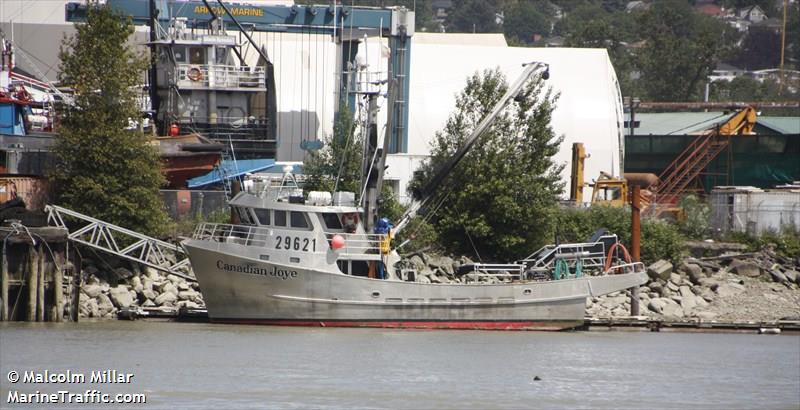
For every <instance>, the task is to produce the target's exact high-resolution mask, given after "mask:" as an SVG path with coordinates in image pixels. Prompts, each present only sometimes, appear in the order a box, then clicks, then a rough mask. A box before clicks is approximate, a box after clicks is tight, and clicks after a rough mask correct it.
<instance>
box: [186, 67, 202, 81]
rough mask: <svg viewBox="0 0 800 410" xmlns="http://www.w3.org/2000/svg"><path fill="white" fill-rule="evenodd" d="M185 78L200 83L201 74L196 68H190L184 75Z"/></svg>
mask: <svg viewBox="0 0 800 410" xmlns="http://www.w3.org/2000/svg"><path fill="white" fill-rule="evenodd" d="M186 77H187V78H189V79H190V80H192V81H202V80H203V72H202V71H200V68H198V67H192V68H190V69H189V71H188V72H187V73H186Z"/></svg>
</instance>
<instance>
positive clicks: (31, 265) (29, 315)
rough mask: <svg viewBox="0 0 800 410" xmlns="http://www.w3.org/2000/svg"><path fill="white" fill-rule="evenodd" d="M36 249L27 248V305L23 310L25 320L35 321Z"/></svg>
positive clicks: (37, 282)
mask: <svg viewBox="0 0 800 410" xmlns="http://www.w3.org/2000/svg"><path fill="white" fill-rule="evenodd" d="M36 265H37V263H36V251H35V250H34V249H32V248H30V247H29V248H28V260H27V263H26V266H25V269H26V270H27V274H28V278H27V279H28V283H27V285H28V305H27V309H26V310H25V321H26V322H35V321H36V301H37V294H38V292H37V291H38V289H39V272H37V271H36Z"/></svg>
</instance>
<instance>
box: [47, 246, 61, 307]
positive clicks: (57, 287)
mask: <svg viewBox="0 0 800 410" xmlns="http://www.w3.org/2000/svg"><path fill="white" fill-rule="evenodd" d="M55 257H56V260H55V261H53V282H52V283H53V285H52V287H53V306H52V308H51V310H50V321H51V322H61V321H62V319H63V317H64V302H63V299H64V287H63V281H64V279H63V271H62V269H63V267H64V258H63V256H62V253H61V251H60V250H59V251H58V252H56V255H55Z"/></svg>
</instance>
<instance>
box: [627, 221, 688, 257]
mask: <svg viewBox="0 0 800 410" xmlns="http://www.w3.org/2000/svg"><path fill="white" fill-rule="evenodd" d="M684 241H685V238H684V237H683V235H681V233H680V232H679V231H678V228H677V227H676V226H675V224H673V223H670V222H668V221H663V220H656V219H645V220H643V221H642V243H641V246H642V249H641V253H642V255H641V256H642V262H644V263H645V264H650V263H653V262H655V261H657V260H659V259H666V260H671V261H672V263H673V264H675V263H677V262H678V261H679V260H680V259H681V257H682V255H683V251H684V249H685V246H684ZM628 243H630V242H628Z"/></svg>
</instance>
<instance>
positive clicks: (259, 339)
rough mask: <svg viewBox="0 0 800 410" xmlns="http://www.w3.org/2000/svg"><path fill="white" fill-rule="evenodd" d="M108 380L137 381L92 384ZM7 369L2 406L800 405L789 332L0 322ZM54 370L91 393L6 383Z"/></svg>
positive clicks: (1, 362) (796, 342) (0, 355)
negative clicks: (82, 401)
mask: <svg viewBox="0 0 800 410" xmlns="http://www.w3.org/2000/svg"><path fill="white" fill-rule="evenodd" d="M105 369H114V370H117V371H118V372H119V373H131V374H133V377H132V378H131V380H130V383H127V384H98V383H95V384H91V383H89V381H90V380H89V378H90V376H89V375H90V374H91V372H92V371H101V370H105ZM0 370H2V372H0V373H1V374H2V379H1V380H0V396H1V397H0V408H6V407H20V408H33V407H42V405H41V404H36V405H30V404H15V405H14V404H11V405H10V404H9V403H8V399H9V398H10V395H11V394H12V392H16V393H14V394H18V393H35V392H37V391H38V392H41V393H55V392H57V391H60V390H66V391H69V392H75V393H82V392H84V391H86V390H90V389H97V390H98V391H102V392H105V393H113V394H115V393H144V394H145V395H146V400H147V402H146V404H131V405H127V407H129V408H203V409H207V408H220V409H227V408H234V409H235V408H347V409H351V408H459V409H462V408H482V409H485V408H492V409H494V408H615V409H617V408H636V409H645V408H647V409H649V408H675V409H684V408H692V409H697V408H714V409H722V408H726V409H730V408H735V409H740V408H753V409H756V408H759V409H761V408H785V409H797V408H800V337H798V336H789V335H780V336H767V335H760V336H759V335H747V334H698V333H648V332H641V333H639V332H567V333H540V332H496V331H409V330H382V329H325V328H287V327H261V326H233V325H212V324H194V323H168V322H144V321H138V322H123V321H105V322H82V323H80V324H73V323H66V324H0ZM44 370H48V371H49V372H50V373H54V372H60V373H64V372H66V371H67V370H69V371H70V372H71V374H73V375H74V374H76V373H79V374H84V375H85V378H86V382H85V383H80V382H78V383H73V384H43V383H33V382H30V381H29V382H28V383H23V380H20V381H19V382H17V383H13V384H12V383H10V382H9V380H8V379H9V375H8V374H9V372H12V371H15V372H18V374H20V375H24V374H25V372H32V374H35V373H39V372H43V371H44ZM536 376H538V377H539V378H540V379H541V380H538V381H537V380H534V377H536ZM17 397H19V396H17ZM15 400H19V399H15ZM73 403H74V401H73ZM110 406H111V405H108V404H95V405H82V406H76V405H74V404H73V405H72V406H69V405H67V406H64V405H58V406H53V407H66V408H69V407H86V408H109V407H110ZM113 406H114V407H113V408H124V407H126V406H120V405H118V404H117V405H113Z"/></svg>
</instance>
